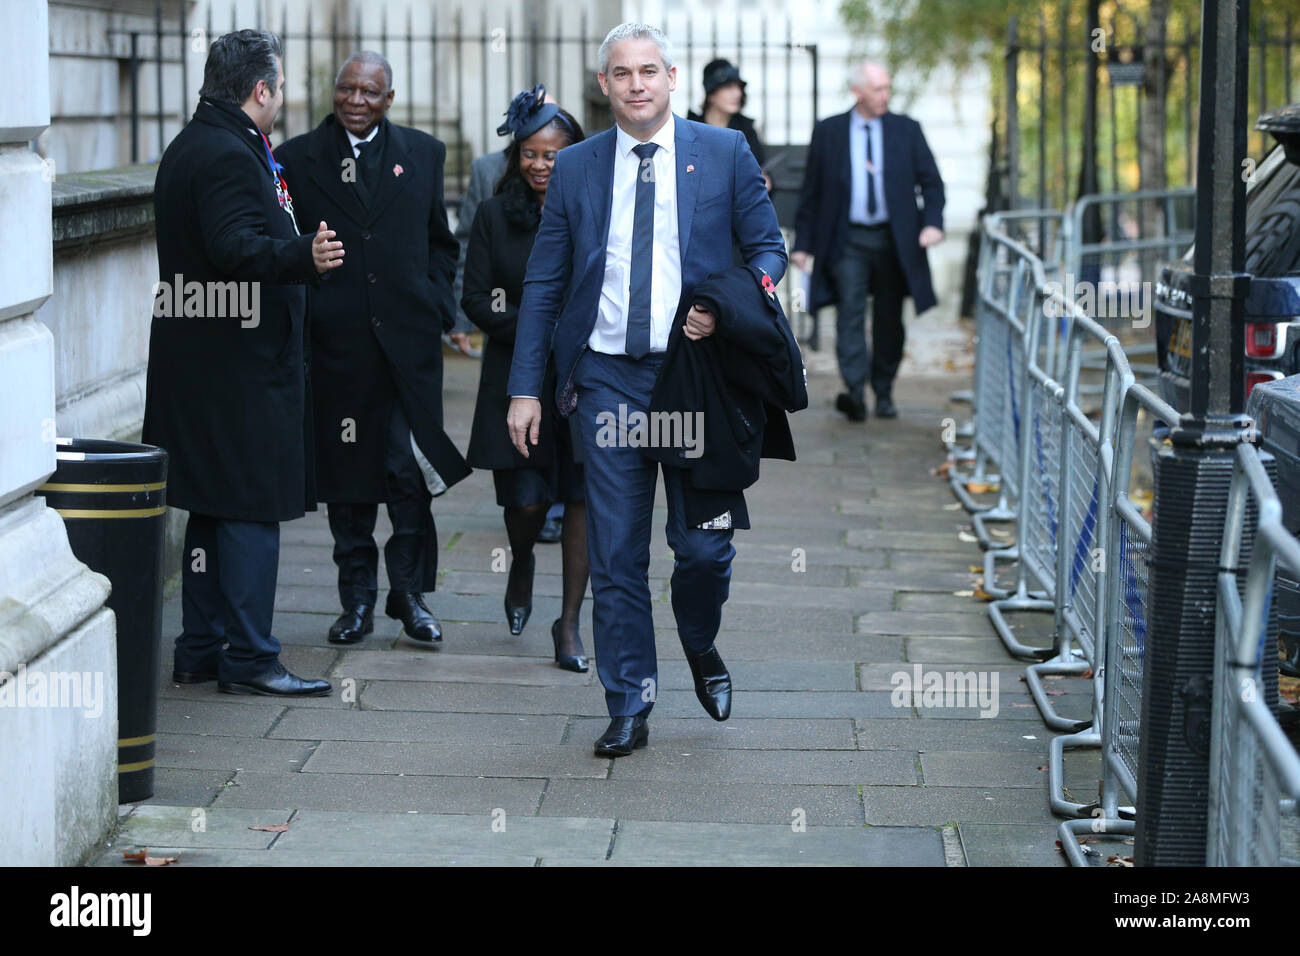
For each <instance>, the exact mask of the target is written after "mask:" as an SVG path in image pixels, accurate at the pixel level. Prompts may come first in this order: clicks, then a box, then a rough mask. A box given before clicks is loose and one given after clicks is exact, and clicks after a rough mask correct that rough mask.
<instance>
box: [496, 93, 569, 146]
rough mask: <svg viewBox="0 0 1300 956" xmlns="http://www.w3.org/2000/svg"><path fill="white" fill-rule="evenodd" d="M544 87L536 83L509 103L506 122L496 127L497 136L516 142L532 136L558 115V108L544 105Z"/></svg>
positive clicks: (553, 105) (547, 104)
mask: <svg viewBox="0 0 1300 956" xmlns="http://www.w3.org/2000/svg"><path fill="white" fill-rule="evenodd" d="M545 99H546V87H544V86H543V85H542V84H540V83H538V84H537V85H536V86H534V87H533V88H532V89H531V90H524V91H523V92H522V93H520V94H519V95H518V96H516V97H515V98H514V99H513V100H511V101H510V108H509V109H507V110H506V121H505V122H504V123H502V124H501V125H500V126H498V127H497V135H498V136H513V137H514V139H515V141H516V142H520V141H523V140H525V139H527V138H528V137H529V136H532V135H533V134H534V133H536V132H537V131H538V130H539V129H541V128H542V127H543V126H545V125H546V124H547V123H549V122H550V121H551V120H553V119H555V117H556V116H557V115H559V112H560V107H559V106H557V105H556V104H555V103H546V102H544V100H545Z"/></svg>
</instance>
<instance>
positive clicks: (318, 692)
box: [217, 664, 334, 697]
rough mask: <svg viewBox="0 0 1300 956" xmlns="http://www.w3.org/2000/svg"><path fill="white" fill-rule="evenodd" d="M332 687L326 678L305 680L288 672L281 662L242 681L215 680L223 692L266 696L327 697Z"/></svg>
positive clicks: (218, 688)
mask: <svg viewBox="0 0 1300 956" xmlns="http://www.w3.org/2000/svg"><path fill="white" fill-rule="evenodd" d="M333 689H334V688H333V687H331V686H330V682H329V681H327V680H306V679H304V678H302V677H298V676H297V675H295V674H290V673H289V672H288V671H287V670H286V669H285V666H284V665H283V664H276V665H275V668H274V669H273V670H270V671H267V672H266V673H265V674H259V675H258V676H257V677H253V678H251V679H249V680H243V681H224V680H219V681H217V690H219V691H221V693H223V694H262V695H264V696H266V697H328V696H329V694H330V692H331V691H332V690H333Z"/></svg>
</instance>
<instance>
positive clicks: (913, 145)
mask: <svg viewBox="0 0 1300 956" xmlns="http://www.w3.org/2000/svg"><path fill="white" fill-rule="evenodd" d="M852 113H853V110H849V111H848V112H847V113H839V114H837V115H835V116H830V117H827V118H826V119H824V120H822V121H821V122H820V123H818V124H817V125H816V126H815V127H813V135H812V143H811V144H810V145H809V147H808V164H807V166H806V167H805V168H804V178H803V188H802V190H801V191H800V193H799V211H798V212H797V213H796V214H795V221H794V225H795V235H794V248H795V249H796V250H799V251H801V252H810V253H812V255H813V256H814V257H816V261H815V262H814V263H813V274H812V287H811V289H810V293H809V299H810V302H809V307H808V311H810V312H815V311H816V310H818V309H820V308H821V307H822V306H824V305H830V304H831V303H833V302H835V301H836V292H835V284H834V279H833V274H832V271H831V270H832V267H833V266H834V265H835V263H836V262H837V261H839V257H840V254H841V253H843V251H844V248H845V245H846V244H847V242H848V232H849V202H850V196H851V195H852V190H853V179H852V177H853V171H852V169H850V168H849V164H850V162H851V160H850V158H849V117H850V115H851V114H852ZM880 128H881V134H880V135H881V139H882V140H883V141H884V149H885V205H886V206H887V207H888V209H889V231H890V234H891V235H892V236H893V237H894V247H895V248H896V249H897V250H898V259H899V262H900V263H901V264H902V266H903V275H904V277H905V278H906V279H907V289H908V294H910V295H911V296H912V304H913V305H915V306H916V312H917V314H918V315H919V314H920V313H922V312H924V311H925V310H926V309H928V308H930V307H931V306H933V305H934V304H935V298H934V286H933V285H932V283H931V281H930V263H929V261H928V260H927V259H926V256H925V250H924V249H922V248H921V244H920V235H921V227H922V226H934V227H935V228H936V229H942V228H943V203H944V196H943V180H942V179H941V178H940V177H939V167H938V166H937V165H936V164H935V161H934V154H933V153H931V152H930V146H929V144H928V143H926V141H925V134H924V133H922V132H921V124H920V123H918V122H917V121H916V120H914V119H912V118H911V117H908V116H904V115H902V114H901V113H885V114H884V115H882V116H881V117H880ZM918 187H920V190H921V200H922V202H923V203H924V204H925V205H924V208H922V209H918V208H917V206H916V191H917V188H918Z"/></svg>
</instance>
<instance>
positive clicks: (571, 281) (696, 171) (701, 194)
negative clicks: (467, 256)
mask: <svg viewBox="0 0 1300 956" xmlns="http://www.w3.org/2000/svg"><path fill="white" fill-rule="evenodd" d="M673 122H674V124H675V127H674V134H675V135H674V148H675V150H676V159H677V231H678V239H679V244H680V247H681V262H682V300H687V299H689V297H690V295H691V291H692V290H693V289H694V288H695V286H696V285H697V284H698V283H700V282H702V281H704V280H705V279H707V278H709V276H711V275H714V274H716V273H720V272H724V271H726V270H727V269H730V268H731V266H732V260H731V247H732V237H733V236H734V237H735V238H736V240H737V242H738V243H739V246H740V250H741V253H742V255H743V256H744V258H745V261H746V263H748V264H750V265H755V266H760V267H761V268H763V269H766V270H767V272H768V274H769V275H771V276H772V279H773V281H780V279H781V277H782V276H783V275H785V267H786V252H785V240H784V239H782V237H781V229H780V227H779V226H778V225H777V221H776V210H775V209H774V208H773V207H772V201H771V200H770V199H769V198H768V195H767V188H766V186H765V185H764V183H763V175H762V173H761V172H759V168H758V162H757V161H756V160H755V159H754V154H753V153H751V152H750V149H749V144H748V143H746V142H745V137H744V134H742V133H740V132H738V131H736V130H732V129H719V128H717V127H714V126H708V125H706V124H704V123H694V122H691V121H690V120H685V119H682V118H681V117H680V116H676V115H674V117H673ZM617 144H618V139H617V128H616V127H612V126H611V127H610V128H609V129H607V130H605V131H604V132H602V133H597V134H596V135H595V136H592V137H591V138H589V139H586V140H583V141H582V142H581V143H575V144H574V145H573V146H569V147H567V148H566V149H562V150H560V152H559V153H557V154H556V157H555V168H554V169H553V170H552V172H551V181H550V185H549V186H548V188H547V191H546V204H545V206H543V207H542V222H541V225H540V226H539V227H538V230H537V239H536V241H535V242H534V243H533V251H532V255H530V256H529V258H528V271H527V274H526V276H525V278H524V295H523V300H522V302H521V303H520V305H519V324H518V326H517V330H516V332H515V355H514V361H513V363H512V365H511V368H510V380H509V382H508V383H507V391H508V393H509V394H510V395H512V396H513V395H536V396H539V397H540V396H541V394H542V379H543V377H544V376H545V374H546V357H547V354H548V353H549V352H551V351H554V353H555V369H556V372H557V373H558V374H557V376H556V401H557V403H558V404H559V407H560V411H561V412H562V413H563V414H565V415H567V414H569V413H570V412H572V411H573V409H574V407H575V403H576V396H575V395H574V393H573V384H572V378H573V370H574V368H575V367H576V366H577V364H578V359H579V358H581V356H582V353H583V351H584V350H585V349H586V347H587V339H588V338H590V337H591V330H592V329H593V328H594V327H595V325H596V318H597V312H598V309H599V307H600V290H601V286H602V284H603V283H604V281H605V244H606V239H607V238H608V236H609V218H610V207H611V205H612V200H613V191H614V153H615V150H616V149H617ZM688 170H689V171H688ZM676 304H677V303H674V305H676ZM673 311H674V312H675V311H676V310H675V309H674V310H673Z"/></svg>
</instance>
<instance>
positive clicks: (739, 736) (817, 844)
mask: <svg viewBox="0 0 1300 956" xmlns="http://www.w3.org/2000/svg"><path fill="white" fill-rule="evenodd" d="M820 364H821V366H822V367H823V368H824V366H825V362H822V363H820ZM477 377H478V365H477V363H475V362H470V361H468V360H462V359H456V358H449V359H448V363H447V375H446V381H447V384H446V410H447V411H446V417H447V422H448V426H449V431H450V433H451V434H452V437H453V438H454V439H456V440H457V441H458V443H459V444H460V445H461V446H462V447H464V445H465V443H466V442H467V440H468V434H469V426H470V421H471V419H472V415H473V398H474V393H475V388H476V385H477ZM966 383H967V379H966V378H965V377H964V376H957V375H947V376H930V377H916V376H913V377H905V378H904V379H902V380H900V382H899V385H898V391H897V395H896V400H897V402H898V405H899V407H900V410H901V415H900V417H899V418H898V419H896V420H893V421H879V420H876V419H875V418H874V417H873V418H871V419H870V420H869V421H868V422H867V423H866V424H865V425H861V424H858V425H855V424H850V423H848V422H846V421H845V420H844V418H843V416H841V415H840V414H838V413H837V412H835V411H834V410H833V408H832V404H833V399H834V395H835V392H836V390H837V381H836V377H835V376H834V375H833V374H828V373H827V372H825V371H819V370H817V366H816V365H815V367H814V371H813V372H812V373H810V379H809V389H810V394H811V407H810V408H809V409H808V410H806V411H803V412H800V413H798V414H797V415H795V416H793V418H792V424H793V428H794V435H795V443H796V446H797V448H798V452H799V457H800V460H799V461H798V462H795V463H787V462H764V463H763V477H762V479H761V480H760V482H759V484H758V486H757V487H756V489H754V490H753V492H752V493H751V494H750V495H749V501H750V512H751V515H752V517H753V521H754V525H755V527H754V529H753V530H751V531H741V532H737V534H736V549H737V557H736V561H735V565H734V569H733V585H732V590H731V598H730V600H729V601H728V603H727V605H726V608H725V610H724V613H723V624H722V628H723V630H722V633H721V635H720V637H719V639H718V647H719V649H720V651H721V653H722V655H723V657H724V658H725V659H726V660H727V662H728V664H729V666H730V669H731V672H732V675H733V679H734V682H735V687H736V696H735V701H734V706H733V716H732V719H731V720H730V721H728V722H727V723H725V724H718V723H715V722H714V721H712V720H710V719H709V718H708V717H707V715H705V714H704V712H703V711H702V709H701V708H700V706H699V704H698V702H697V701H696V700H695V697H694V694H693V692H692V690H691V686H692V685H691V682H690V675H689V671H688V669H687V667H686V664H685V661H684V660H683V657H682V651H681V647H680V645H679V643H678V641H677V638H676V633H675V631H674V625H673V617H672V611H671V605H670V604H669V603H668V576H669V574H670V573H671V567H672V558H671V554H670V552H669V551H668V549H667V546H666V544H665V543H664V537H663V523H664V517H665V512H664V509H663V495H662V489H661V490H660V494H659V497H658V501H657V504H658V508H657V510H656V521H655V534H654V541H653V545H652V560H651V567H650V575H651V581H650V583H651V590H652V594H653V595H654V596H655V599H656V605H655V624H656V634H657V639H658V648H659V654H660V659H661V669H660V677H661V689H660V694H659V699H658V702H657V705H656V707H655V711H654V715H653V717H652V718H651V722H650V747H649V748H648V749H647V750H645V751H639V752H637V753H636V754H635V755H633V756H631V757H628V758H624V759H621V760H618V761H614V760H608V759H598V758H596V757H594V756H593V755H592V752H591V745H592V741H593V740H594V739H595V737H596V736H598V735H599V733H600V732H601V731H602V730H603V729H604V723H605V720H604V719H603V715H604V713H605V711H604V701H603V696H602V691H601V687H600V684H599V681H598V680H597V678H596V674H595V669H594V667H593V669H592V671H591V672H590V673H589V674H587V675H579V674H572V673H567V672H565V671H561V670H559V669H558V668H556V667H555V666H554V664H553V663H552V662H551V649H550V636H549V630H550V628H549V625H550V622H551V620H552V619H553V618H555V617H556V616H558V613H559V593H560V590H559V584H560V553H559V549H558V546H557V545H539V546H538V549H537V555H538V565H537V578H536V586H535V592H534V594H535V597H534V610H533V615H532V618H531V620H530V621H529V624H528V627H527V629H526V630H525V632H524V634H523V635H522V636H520V637H517V638H516V637H511V636H510V635H509V632H508V630H507V628H506V625H505V621H504V618H503V611H502V606H501V597H502V593H503V590H504V587H505V574H504V573H499V571H497V570H495V569H494V558H496V559H497V564H496V567H497V568H500V567H501V562H500V557H501V554H502V551H500V550H498V549H505V548H506V547H507V541H506V536H505V532H504V528H503V526H502V521H501V512H500V509H499V508H498V507H497V506H496V504H495V501H494V498H493V491H492V481H491V477H490V475H489V474H487V473H486V472H476V473H475V474H474V475H473V476H472V477H471V478H469V479H467V480H466V481H464V482H462V483H461V484H459V485H457V486H456V487H455V488H454V489H453V490H452V491H451V492H450V493H449V494H447V495H444V496H443V497H441V498H438V499H436V500H435V502H434V513H435V516H436V518H437V524H438V534H439V543H440V545H441V551H440V586H439V588H438V590H437V591H436V592H435V593H433V594H431V595H429V596H428V599H429V600H428V603H429V605H430V607H431V608H432V609H433V611H434V613H435V614H436V615H437V616H438V617H439V619H440V620H441V621H442V622H443V625H444V631H445V633H446V640H445V644H444V647H443V648H442V649H441V650H436V651H434V650H430V649H428V648H425V647H422V646H419V645H416V644H413V643H412V642H410V641H407V640H405V639H403V638H402V637H401V634H400V628H399V626H398V625H397V623H396V622H394V621H390V620H389V619H387V618H383V617H380V618H378V619H377V620H376V622H375V623H376V630H375V633H374V634H372V635H371V636H370V637H369V638H367V639H366V641H365V642H364V643H363V644H361V645H358V646H357V647H356V648H343V649H341V648H336V647H334V646H332V645H330V644H328V643H327V642H326V640H325V632H326V630H327V628H328V626H329V624H330V622H331V621H332V620H333V617H334V616H335V615H336V614H337V613H338V609H337V595H336V590H335V576H334V567H333V564H332V562H331V558H330V537H329V531H328V527H327V525H326V522H325V516H324V514H323V513H319V512H318V513H315V514H312V515H309V516H307V517H305V518H303V519H301V520H299V521H295V522H291V523H289V524H287V525H285V526H284V528H283V531H282V554H281V563H280V573H279V581H278V592H277V614H276V627H277V636H278V637H279V638H280V640H281V642H282V643H283V645H284V654H283V659H284V661H285V663H286V664H287V665H288V666H289V668H290V669H292V670H294V671H295V672H297V673H300V674H302V675H304V676H309V677H327V678H329V679H330V680H331V681H333V683H334V686H335V692H334V694H333V696H331V697H328V698H318V699H311V700H301V701H281V700H275V699H271V698H259V697H231V696H227V695H222V694H218V693H217V692H216V689H215V685H213V684H207V685H200V686H180V685H176V684H173V683H171V681H170V680H169V679H168V678H169V677H170V672H171V640H172V638H174V636H175V635H176V634H177V633H178V632H179V627H180V609H179V595H176V594H174V595H172V596H171V597H170V598H169V600H168V601H167V604H166V607H165V616H164V627H163V633H164V649H163V661H164V666H163V671H164V673H163V675H162V676H163V680H162V683H161V690H160V694H161V700H160V712H159V736H158V740H159V743H158V769H157V788H156V792H155V794H154V796H153V798H151V799H150V800H147V801H144V802H142V803H140V804H135V805H127V806H123V807H122V808H121V821H120V822H121V828H120V832H119V833H118V834H116V835H115V836H114V838H113V843H112V845H110V846H107V847H105V848H104V851H103V852H102V853H101V854H100V855H99V856H98V857H97V859H96V862H97V863H99V864H100V865H105V866H116V865H120V859H121V854H120V853H119V850H120V849H124V848H129V847H133V846H149V847H151V848H152V851H153V852H166V853H168V854H171V855H177V854H179V855H180V857H181V859H182V862H183V863H184V864H186V865H241V866H242V865H258V866H277V865H303V864H306V865H313V866H321V865H343V866H350V865H358V864H375V865H406V864H418V865H477V864H493V865H517V866H535V865H546V866H550V865H560V866H568V865H603V866H624V865H662V864H687V865H708V864H781V865H785V864H798V865H807V864H831V865H925V866H944V865H1008V864H1010V865H1061V863H1062V861H1061V859H1060V855H1059V853H1058V852H1057V851H1056V850H1055V848H1054V841H1055V838H1056V833H1055V830H1056V821H1055V820H1054V818H1053V817H1052V815H1051V814H1050V812H1049V810H1048V804H1047V789H1046V776H1047V775H1046V773H1045V772H1044V769H1043V768H1044V766H1045V764H1046V762H1047V747H1048V741H1049V739H1050V737H1051V733H1050V732H1049V731H1048V730H1046V728H1045V727H1044V726H1043V724H1042V723H1041V721H1039V719H1038V718H1037V712H1036V711H1035V710H1034V708H1033V706H1032V703H1031V701H1030V698H1029V695H1028V693H1027V691H1026V687H1025V684H1024V683H1023V682H1022V681H1021V680H1019V675H1020V674H1022V673H1023V666H1024V665H1023V664H1017V663H1016V662H1015V661H1013V660H1012V659H1011V658H1010V657H1009V656H1008V655H1007V654H1006V653H1005V652H1004V651H1003V649H1002V646H1001V644H1000V642H999V641H998V640H997V638H996V637H995V636H994V634H993V631H992V629H991V628H990V626H989V623H988V620H987V615H986V611H985V605H984V604H983V603H982V602H981V601H979V600H978V599H976V598H975V597H974V596H972V595H971V594H970V593H969V592H970V591H971V590H972V588H973V584H974V583H975V580H976V578H975V575H974V574H973V573H972V569H973V566H975V565H977V564H978V563H979V561H980V555H979V552H978V550H977V549H976V547H975V546H974V545H973V544H970V543H969V542H968V541H966V540H963V539H962V538H961V537H959V535H960V534H961V532H962V531H963V530H964V528H965V527H966V525H967V521H966V518H965V515H964V513H963V512H961V511H960V510H957V509H956V508H955V507H954V503H953V499H952V496H951V494H950V493H949V491H948V489H947V486H946V484H945V483H944V482H942V481H940V480H939V479H938V478H936V477H933V476H932V475H931V473H930V472H931V469H932V468H933V467H934V466H935V465H937V464H938V463H939V462H940V461H941V460H942V450H941V447H940V444H939V436H940V430H941V428H942V427H943V424H944V419H946V418H954V419H957V420H961V419H962V418H963V417H964V414H965V413H966V411H967V410H966V409H965V407H963V406H960V405H955V404H952V403H950V401H949V395H950V393H951V392H952V391H954V390H956V389H959V388H962V387H964V386H965V385H966ZM386 534H387V525H386V519H385V518H384V517H383V516H382V515H381V518H380V528H379V529H378V531H377V535H386ZM380 540H381V541H382V540H383V539H382V538H381V539H380ZM381 563H382V562H381ZM380 575H381V582H380V586H381V599H382V596H383V591H382V589H383V588H385V587H386V584H387V582H386V580H385V579H384V578H383V570H382V567H381V571H380ZM1049 624H1050V621H1048V620H1046V618H1045V617H1044V616H1040V617H1038V618H1032V617H1031V618H1026V619H1024V620H1023V621H1022V622H1020V623H1019V627H1020V628H1021V630H1019V631H1018V633H1022V634H1025V635H1033V634H1038V635H1039V639H1040V640H1045V634H1046V632H1047V628H1048V625H1049ZM582 632H583V634H584V637H585V638H586V640H587V648H588V650H590V649H591V642H590V634H591V624H590V600H589V599H588V603H587V605H586V607H585V608H584V611H583V620H582ZM1022 639H1024V640H1032V637H1024V638H1022ZM918 666H919V667H920V668H921V671H922V673H923V674H925V673H928V672H931V671H938V672H961V673H967V672H970V673H973V674H975V675H976V676H977V677H979V678H982V679H983V680H984V681H985V682H986V688H988V689H990V690H991V689H992V688H993V687H996V690H997V693H996V696H995V697H993V698H992V702H993V704H994V706H990V705H989V701H988V700H987V699H986V700H984V701H980V700H976V699H968V700H963V701H951V700H948V701H943V700H940V701H937V702H936V701H935V700H933V699H926V698H924V697H923V698H921V699H920V700H918V701H916V702H915V704H916V706H914V704H913V702H912V701H911V700H910V699H909V700H908V701H905V702H903V705H902V706H899V705H898V704H899V701H898V700H897V695H896V694H895V693H894V690H895V688H896V686H897V680H898V678H897V677H896V675H899V674H900V673H901V674H906V675H908V676H909V677H912V676H914V675H915V673H916V671H915V668H916V667H918ZM994 682H996V683H994ZM1057 683H1058V689H1059V690H1060V691H1061V692H1062V693H1061V694H1060V696H1058V698H1057V700H1058V702H1060V707H1061V709H1062V710H1063V711H1065V712H1066V713H1071V714H1072V713H1073V711H1074V710H1075V709H1077V710H1078V711H1079V714H1078V716H1084V715H1086V709H1087V701H1088V698H1087V688H1086V686H1085V683H1084V682H1082V681H1072V680H1061V681H1059V682H1057ZM936 704H937V705H936ZM958 704H960V705H961V706H958ZM1096 776H1097V768H1096V765H1095V762H1090V759H1089V755H1088V754H1086V753H1085V754H1081V755H1079V756H1078V758H1077V759H1076V758H1074V757H1071V759H1070V761H1069V763H1068V765H1067V780H1066V783H1067V785H1068V786H1071V787H1073V788H1075V792H1078V793H1088V792H1089V788H1092V792H1093V793H1095V779H1096ZM283 824H288V829H287V830H284V831H282V832H267V831H261V830H251V829H249V827H252V826H260V825H271V826H274V825H283Z"/></svg>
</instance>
